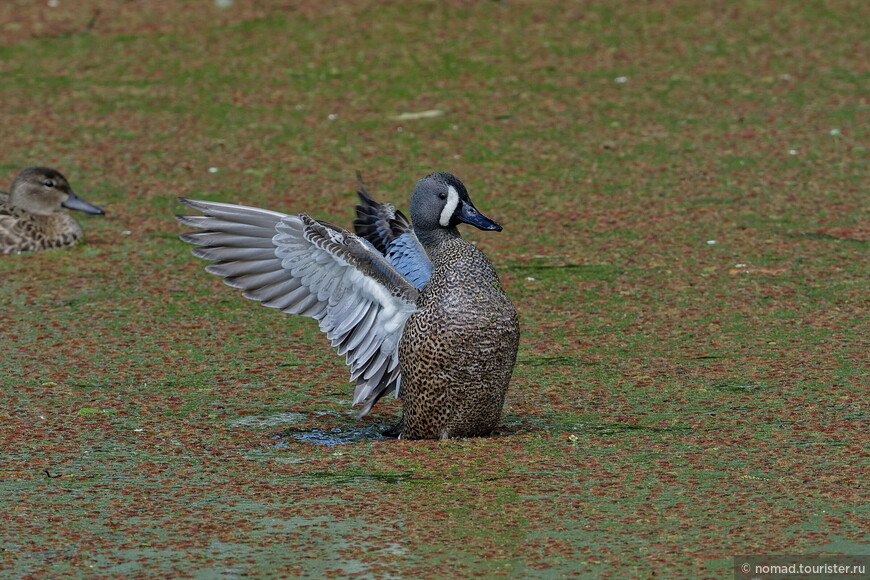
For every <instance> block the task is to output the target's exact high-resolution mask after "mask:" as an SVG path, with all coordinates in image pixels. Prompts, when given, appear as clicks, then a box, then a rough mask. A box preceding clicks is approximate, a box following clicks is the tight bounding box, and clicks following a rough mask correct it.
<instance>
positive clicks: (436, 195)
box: [411, 172, 502, 232]
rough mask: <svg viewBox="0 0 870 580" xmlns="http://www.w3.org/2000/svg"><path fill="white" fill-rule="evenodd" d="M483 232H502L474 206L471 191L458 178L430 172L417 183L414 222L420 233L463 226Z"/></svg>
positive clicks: (413, 196) (412, 198)
mask: <svg viewBox="0 0 870 580" xmlns="http://www.w3.org/2000/svg"><path fill="white" fill-rule="evenodd" d="M460 222H462V223H466V224H470V225H473V226H474V227H476V228H479V229H481V230H495V231H497V232H500V231H501V229H502V228H501V226H500V225H498V224H497V223H496V222H495V221H493V220H491V219H489V218H488V217H486V216H485V215H483V214H482V213H480V212H479V211H477V208H475V207H474V204H473V203H471V198H470V197H468V191H466V189H465V186H464V185H462V182H461V181H459V179H457V178H456V176H455V175H453V174H451V173H446V172H438V173H430V174H429V175H427V176H426V177H424V178H423V179H421V180H420V181H419V182H418V183H417V187H416V188H415V189H414V195H412V196H411V223H413V224H414V229H415V230H418V231H423V232H426V231H433V230H438V229H445V230H450V229H454V230H455V228H456V226H457V225H459V223H460Z"/></svg>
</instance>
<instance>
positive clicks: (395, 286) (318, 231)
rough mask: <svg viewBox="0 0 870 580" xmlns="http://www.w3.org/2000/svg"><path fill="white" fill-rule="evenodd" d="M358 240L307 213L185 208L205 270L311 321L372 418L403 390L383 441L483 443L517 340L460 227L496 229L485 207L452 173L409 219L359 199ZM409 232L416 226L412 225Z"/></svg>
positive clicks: (433, 180)
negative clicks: (472, 439)
mask: <svg viewBox="0 0 870 580" xmlns="http://www.w3.org/2000/svg"><path fill="white" fill-rule="evenodd" d="M360 197H361V198H362V201H363V203H362V204H361V205H359V206H358V207H357V215H358V219H357V220H356V222H354V225H355V227H356V230H357V234H358V235H357V234H353V233H350V232H348V231H346V230H343V229H342V228H340V227H338V226H335V225H332V224H329V223H325V222H320V221H317V220H314V219H311V218H310V217H308V216H307V215H306V214H299V215H285V214H281V213H277V212H273V211H267V210H262V209H256V208H251V207H245V206H239V205H231V204H227V203H217V202H209V201H194V200H186V199H182V200H181V201H182V202H183V203H184V204H185V205H187V206H188V207H191V208H193V209H195V210H198V211H201V212H202V213H204V214H205V215H200V216H179V220H180V221H181V222H182V223H184V224H186V225H189V226H193V227H197V228H201V229H202V230H204V231H200V232H193V233H189V234H185V235H183V236H182V237H181V239H182V240H184V241H187V242H190V243H192V244H196V245H198V246H201V247H199V248H196V249H195V250H194V251H193V253H194V255H196V256H198V257H200V258H205V259H207V260H214V261H215V263H213V264H210V265H208V266H207V267H206V270H207V271H208V272H210V273H212V274H217V275H219V276H223V277H224V281H225V282H226V283H227V284H229V285H230V286H234V287H236V288H240V289H242V290H244V296H245V297H247V298H250V299H253V300H258V301H260V302H262V303H263V305H264V306H270V307H272V308H279V309H281V310H282V311H284V312H287V313H292V314H300V315H302V316H309V317H312V318H315V319H316V320H318V321H319V322H320V329H321V330H322V331H323V332H325V333H326V337H327V338H328V339H330V340H331V341H332V346H333V347H335V348H336V349H337V350H338V354H341V355H346V357H347V364H348V365H349V366H350V370H351V380H355V381H356V390H355V393H354V401H353V402H354V404H357V403H363V408H362V410H361V412H360V416H362V415H365V414H366V413H368V411H369V410H370V409H371V407H372V405H374V404H375V403H376V402H377V401H378V399H380V398H381V397H382V396H383V395H384V394H386V393H388V392H395V393H396V394H397V395H398V396H400V397H401V399H402V419H401V421H400V422H399V424H398V425H396V426H395V427H394V428H392V429H391V430H390V432H389V433H388V434H390V435H394V436H399V437H402V438H407V439H447V438H452V437H468V436H476V435H487V434H489V433H490V432H491V431H492V430H493V429H494V428H495V427H496V426H497V425H498V422H499V419H500V417H501V411H502V407H503V405H504V398H505V393H506V391H507V387H508V383H509V382H510V377H511V373H512V372H513V368H514V362H515V360H516V354H517V345H518V341H519V322H518V320H517V312H516V310H515V309H514V306H513V304H511V302H510V300H509V299H508V297H507V295H505V293H504V290H503V289H502V287H501V284H500V283H499V279H498V276H497V275H496V272H495V269H494V268H493V266H492V264H491V263H490V261H489V260H488V259H487V258H486V256H485V255H484V254H483V252H481V251H480V250H478V249H477V247H476V246H474V245H473V244H471V243H469V242H467V241H465V240H463V239H462V237H461V236H460V235H459V231H458V230H457V225H459V223H460V222H463V223H467V224H471V225H473V226H475V227H477V228H480V229H482V230H496V231H500V230H501V226H500V225H498V224H497V223H496V222H494V221H493V220H491V219H489V218H488V217H486V216H484V215H482V214H481V213H479V212H478V211H477V209H476V208H475V207H474V205H473V204H472V203H471V199H470V198H469V197H468V192H467V191H466V189H465V186H464V185H462V183H461V182H460V181H459V180H458V179H457V178H456V177H454V176H453V175H451V174H449V173H433V174H431V175H428V176H426V177H424V178H423V179H421V180H420V182H419V183H418V184H417V187H416V189H415V190H414V194H413V196H412V198H411V222H408V220H407V219H406V218H405V217H404V216H403V215H402V214H401V212H398V211H396V210H395V209H394V208H393V206H391V205H389V204H380V203H378V202H376V201H374V200H373V199H371V197H369V195H368V193H367V192H365V190H364V189H363V191H361V192H360ZM412 224H413V225H412Z"/></svg>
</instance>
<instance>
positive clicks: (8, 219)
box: [0, 167, 103, 254]
mask: <svg viewBox="0 0 870 580" xmlns="http://www.w3.org/2000/svg"><path fill="white" fill-rule="evenodd" d="M63 208H68V209H77V210H79V211H83V212H85V213H89V214H94V215H101V214H102V213H103V210H101V209H100V208H98V207H97V206H95V205H93V204H90V203H88V202H86V201H85V200H83V199H82V198H80V197H79V196H77V195H76V194H75V193H74V192H73V190H72V189H71V188H70V186H69V182H67V180H66V178H65V177H64V176H63V175H61V174H60V172H59V171H57V170H54V169H49V168H48V167H28V168H27V169H22V170H21V171H19V172H18V175H16V176H15V179H14V180H13V181H12V188H11V189H10V190H9V193H6V192H3V191H0V254H19V253H21V252H39V251H41V250H50V249H52V248H66V247H68V246H72V245H74V244H75V243H76V242H78V241H79V240H80V239H82V228H81V226H80V225H79V224H78V222H77V221H76V220H75V219H73V218H72V216H70V215H69V214H68V213H66V212H65V211H63Z"/></svg>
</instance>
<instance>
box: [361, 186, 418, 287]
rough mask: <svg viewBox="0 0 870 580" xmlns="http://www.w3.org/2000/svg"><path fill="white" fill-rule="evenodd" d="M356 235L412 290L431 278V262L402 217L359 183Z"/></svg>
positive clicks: (397, 211) (402, 215)
mask: <svg viewBox="0 0 870 580" xmlns="http://www.w3.org/2000/svg"><path fill="white" fill-rule="evenodd" d="M357 193H358V195H359V198H360V200H361V203H360V204H359V205H358V206H356V215H357V219H355V220H354V222H353V227H354V230H355V231H356V233H357V234H358V235H360V236H362V237H363V238H365V239H366V240H368V241H369V242H371V244H372V245H373V246H374V247H375V248H377V250H378V251H379V252H380V253H382V254H384V255H385V256H386V257H387V260H388V261H389V262H390V264H392V265H393V267H394V268H395V269H396V270H397V271H398V272H399V273H400V274H402V276H404V277H405V279H407V280H408V281H409V282H410V283H411V284H413V285H414V287H415V288H417V289H418V290H419V289H422V288H423V286H425V285H426V283H427V282H429V278H430V277H431V276H432V262H431V261H430V260H429V256H428V254H426V250H425V249H424V248H423V245H422V244H421V243H420V240H419V239H417V234H415V233H414V227H413V226H412V225H411V222H410V221H409V220H408V218H406V217H405V215H404V214H403V213H402V212H401V211H399V210H397V209H396V208H395V207H393V205H392V204H389V203H379V202H377V201H375V200H374V199H372V196H371V195H370V194H369V192H368V191H367V190H366V188H365V186H364V185H363V184H362V183H360V189H359V191H358V192H357Z"/></svg>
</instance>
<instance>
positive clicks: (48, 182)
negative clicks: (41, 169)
mask: <svg viewBox="0 0 870 580" xmlns="http://www.w3.org/2000/svg"><path fill="white" fill-rule="evenodd" d="M42 185H44V186H45V187H54V180H52V179H46V180H45V181H43V182H42Z"/></svg>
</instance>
